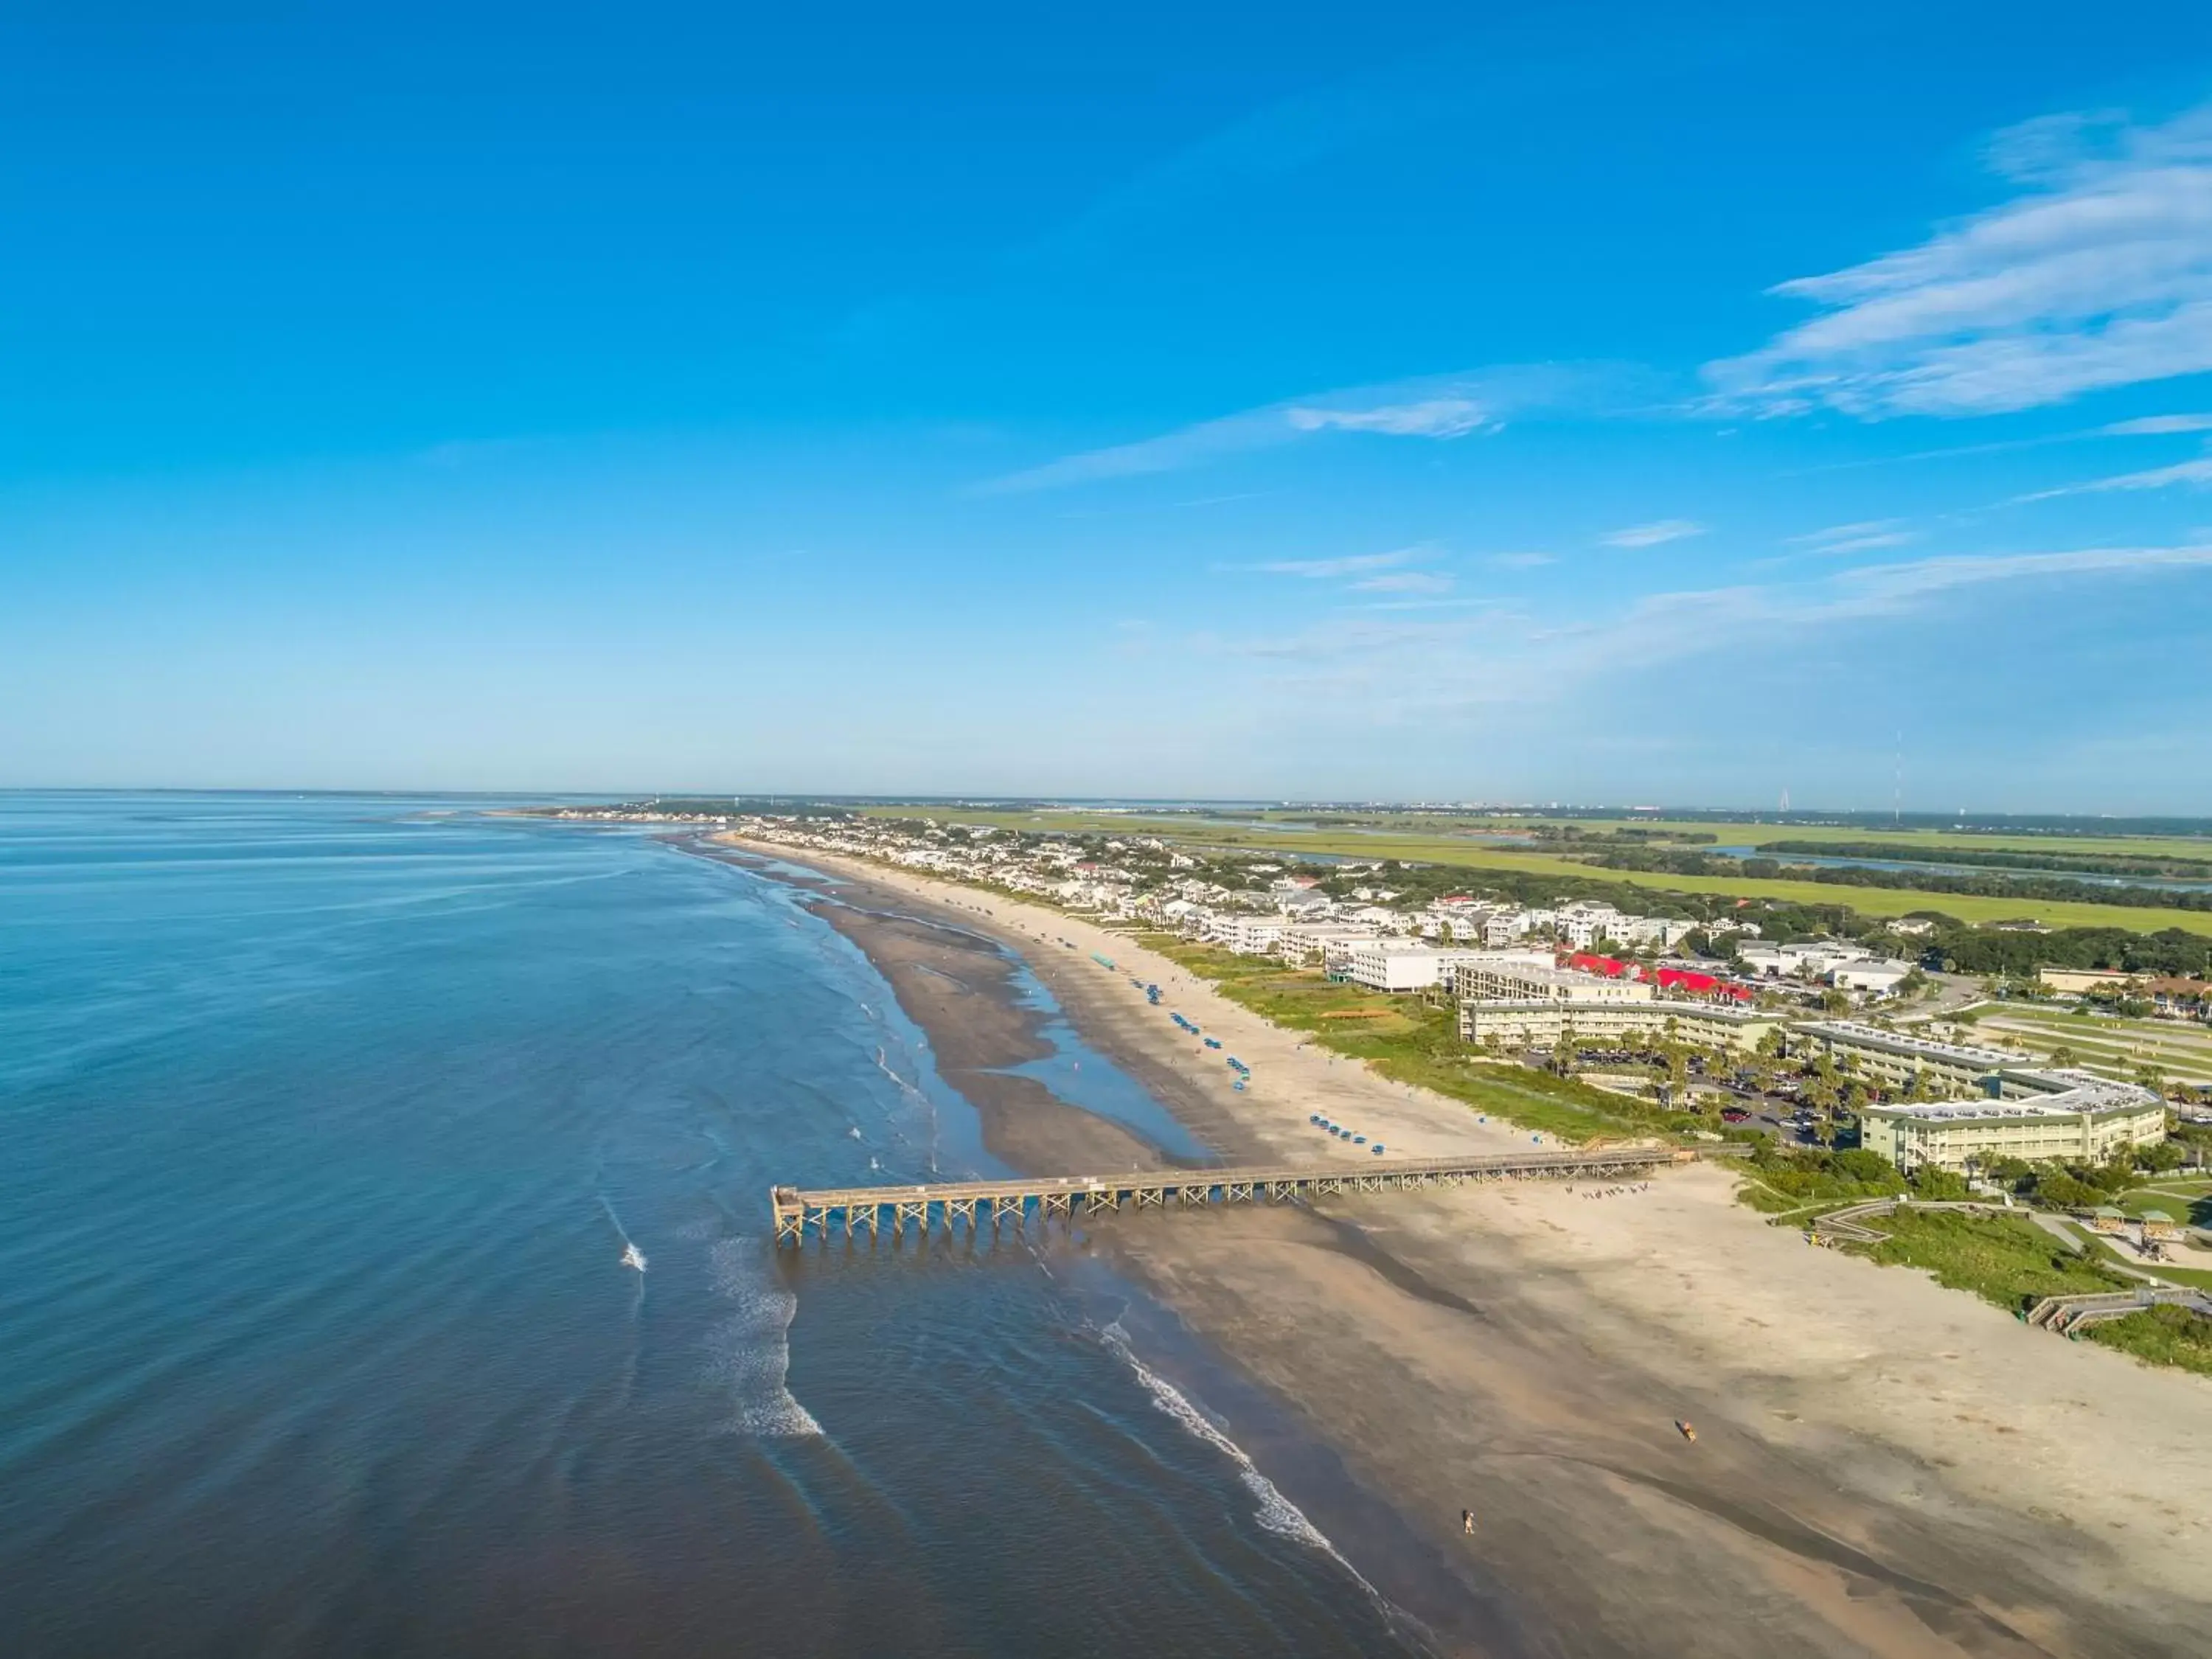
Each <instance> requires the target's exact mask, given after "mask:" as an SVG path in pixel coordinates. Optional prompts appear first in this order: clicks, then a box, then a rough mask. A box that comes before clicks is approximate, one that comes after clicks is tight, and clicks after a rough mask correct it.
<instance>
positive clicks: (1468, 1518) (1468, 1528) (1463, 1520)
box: [1459, 1510, 1474, 1538]
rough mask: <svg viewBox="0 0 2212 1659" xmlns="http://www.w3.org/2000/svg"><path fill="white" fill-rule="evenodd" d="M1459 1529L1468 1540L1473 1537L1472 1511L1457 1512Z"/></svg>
mask: <svg viewBox="0 0 2212 1659" xmlns="http://www.w3.org/2000/svg"><path fill="white" fill-rule="evenodd" d="M1459 1529H1460V1530H1461V1531H1462V1532H1463V1533H1465V1534H1467V1535H1468V1537H1469V1538H1472V1537H1474V1510H1461V1511H1460V1512H1459Z"/></svg>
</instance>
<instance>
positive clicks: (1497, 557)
mask: <svg viewBox="0 0 2212 1659" xmlns="http://www.w3.org/2000/svg"><path fill="white" fill-rule="evenodd" d="M1485 562H1486V563H1489V564H1492V565H1495V566H1497V567H1498V569H1500V570H1534V569H1536V568H1538V567H1539V566H1541V565H1547V564H1557V563H1558V562H1559V558H1558V556H1557V555H1555V554H1551V553H1537V552H1533V551H1532V552H1519V553H1492V555H1491V556H1489V558H1488V559H1487V560H1486V561H1485Z"/></svg>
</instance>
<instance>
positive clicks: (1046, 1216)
mask: <svg viewBox="0 0 2212 1659" xmlns="http://www.w3.org/2000/svg"><path fill="white" fill-rule="evenodd" d="M1695 1156H1696V1155H1695V1154H1694V1153H1690V1152H1678V1151H1677V1150H1676V1149H1675V1148H1674V1147H1672V1146H1607V1147H1589V1148H1582V1149H1577V1150H1573V1151H1564V1152H1505V1153H1496V1152H1489V1153H1483V1154H1481V1155H1480V1156H1475V1157H1468V1158H1377V1159H1376V1160H1375V1162H1374V1163H1372V1164H1334V1165H1330V1164H1322V1165H1315V1164H1266V1165H1256V1166H1252V1167H1249V1168H1221V1169H1201V1170H1142V1171H1139V1170H1132V1171H1130V1172H1129V1173H1127V1174H1126V1175H1087V1176H1050V1177H1045V1178H1042V1179H1036V1180H1028V1181H951V1182H930V1183H928V1184H927V1185H922V1186H906V1187H830V1188H818V1189H814V1190H805V1189H802V1188H797V1187H774V1188H770V1189H769V1204H770V1206H772V1207H773V1208H774V1210H775V1240H776V1243H778V1244H779V1245H783V1244H799V1243H805V1238H806V1235H807V1233H808V1232H809V1231H814V1232H816V1233H817V1234H819V1235H820V1237H823V1238H825V1239H826V1238H828V1237H829V1235H830V1232H831V1231H832V1229H833V1228H835V1227H837V1226H839V1225H842V1227H843V1229H844V1233H845V1237H848V1238H850V1237H853V1235H854V1233H856V1232H860V1231H866V1232H867V1233H868V1234H870V1235H871V1236H872V1237H878V1236H881V1235H882V1234H883V1233H884V1231H889V1232H890V1235H891V1236H892V1237H898V1236H899V1234H901V1233H902V1231H904V1230H905V1229H906V1227H907V1226H908V1225H909V1224H911V1225H913V1226H914V1227H915V1229H916V1230H917V1231H919V1232H921V1234H923V1235H925V1236H926V1235H927V1233H928V1232H929V1231H930V1230H931V1229H932V1227H933V1226H934V1225H936V1224H937V1223H939V1222H940V1221H941V1222H942V1223H943V1224H944V1225H945V1229H946V1231H951V1230H952V1229H953V1228H954V1227H955V1226H956V1225H957V1224H958V1223H960V1222H963V1221H964V1222H966V1223H967V1224H968V1226H969V1231H975V1230H977V1229H979V1228H981V1225H983V1224H984V1223H985V1222H988V1223H990V1224H991V1225H992V1226H994V1227H997V1226H999V1225H1001V1224H1003V1223H1006V1222H1012V1224H1013V1225H1016V1226H1019V1225H1022V1224H1023V1223H1024V1221H1025V1220H1026V1219H1027V1218H1029V1217H1030V1216H1032V1215H1034V1216H1036V1218H1038V1219H1040V1220H1042V1221H1049V1220H1052V1219H1054V1218H1059V1219H1060V1220H1062V1221H1072V1220H1073V1219H1074V1218H1075V1216H1076V1215H1077V1213H1078V1212H1082V1213H1085V1214H1089V1213H1093V1212H1113V1211H1119V1210H1121V1209H1123V1208H1128V1209H1136V1210H1143V1209H1169V1208H1183V1207H1188V1206H1194V1205H1202V1204H1214V1203H1223V1204H1263V1203H1275V1204H1280V1203H1286V1202H1290V1201H1292V1200H1297V1199H1304V1198H1319V1197H1335V1196H1340V1195H1342V1194H1354V1193H1380V1192H1388V1191H1390V1190H1393V1189H1396V1188H1422V1187H1432V1186H1442V1187H1457V1186H1461V1185H1463V1184H1464V1183H1466V1182H1470V1181H1526V1180H1534V1179H1551V1180H1575V1179H1578V1178H1580V1179H1592V1180H1595V1179H1601V1178H1604V1177H1607V1176H1626V1175H1639V1174H1643V1173H1644V1172H1647V1171H1649V1170H1656V1169H1664V1168H1667V1167H1668V1166H1669V1165H1671V1164H1674V1163H1676V1162H1679V1161H1687V1160H1690V1159H1692V1158H1694V1157H1695Z"/></svg>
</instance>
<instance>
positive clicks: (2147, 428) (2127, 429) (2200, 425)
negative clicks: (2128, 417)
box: [2097, 415, 2212, 438]
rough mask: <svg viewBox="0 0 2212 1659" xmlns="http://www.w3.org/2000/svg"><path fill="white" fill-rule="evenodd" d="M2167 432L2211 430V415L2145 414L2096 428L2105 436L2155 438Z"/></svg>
mask: <svg viewBox="0 0 2212 1659" xmlns="http://www.w3.org/2000/svg"><path fill="white" fill-rule="evenodd" d="M2169 432H2212V415H2145V416H2140V417H2139V418H2137V419H2136V420H2132V421H2114V422H2111V423H2110V424H2109V425H2106V426H2100V427H2099V428H2097V433H2098V435H2099V436H2100V437H2106V438H2155V437H2161V436H2163V435H2166V434H2167V433H2169Z"/></svg>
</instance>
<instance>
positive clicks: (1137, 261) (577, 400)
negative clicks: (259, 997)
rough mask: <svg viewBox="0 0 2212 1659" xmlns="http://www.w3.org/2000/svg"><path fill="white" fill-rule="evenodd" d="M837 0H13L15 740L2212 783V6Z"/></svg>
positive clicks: (1216, 767)
mask: <svg viewBox="0 0 2212 1659" xmlns="http://www.w3.org/2000/svg"><path fill="white" fill-rule="evenodd" d="M816 10H819V9H799V8H778V9H774V10H769V9H750V8H732V7H714V8H709V7H704V6H697V7H686V6H665V5H664V6H654V5H632V6H629V7H625V8H622V9H619V10H618V11H617V9H609V8H592V9H582V8H561V7H552V8H549V7H546V6H543V5H539V6H533V7H527V8H526V7H520V6H516V7H512V8H495V7H483V6H467V5H445V6H437V7H415V6H411V5H407V4H386V5H382V6H380V7H376V8H368V7H354V8H319V9H310V8H305V7H299V6H257V5H251V4H221V3H214V4H209V5H204V6H194V7H189V8H180V7H160V8H157V7H153V6H145V7H137V8H127V9H125V8H104V7H100V6H98V5H96V4H87V5H76V6H70V7H60V6H52V7H43V8H38V7H19V8H11V9H9V10H8V12H7V15H6V16H5V18H4V20H0V138H4V141H5V147H6V152H7V154H8V155H9V158H10V160H9V165H8V166H7V167H6V168H5V169H0V239H4V246H5V247H6V250H7V257H6V258H4V259H3V260H0V711H4V714H5V718H3V719H0V785H41V784H52V785H138V784H149V785H233V786H245V787H264V786H265V787H288V786H297V787H346V786H364V787H430V788H469V787H482V788H521V789H548V790H550V789H559V788H573V789H631V788H655V787H660V788H671V789H673V788H703V789H731V790H737V789H746V790H757V789H818V790H841V791H865V792H897V791H965V792H975V793H985V792H989V793H1076V794H1101V795H1103V794H1145V795H1164V794H1205V795H1218V796H1255V795H1259V796H1266V795H1293V796H1304V797H1311V796H1328V797H1366V796H1389V797H1425V798H1449V799H1576V800H1582V801H1594V802H1595V801H1606V802H1615V803H1619V802H1626V801H1648V800H1663V801H1668V802H1675V803H1689V802H1700V801H1705V802H1714V803H1719V804H1731V805H1765V804H1771V802H1772V801H1773V800H1774V799H1775V798H1776V797H1777V796H1778V794H1779V793H1780V792H1781V791H1783V790H1784V789H1787V790H1788V791H1789V792H1790V795H1791V798H1792V799H1793V800H1795V801H1796V802H1797V803H1798V804H1800V805H1834V806H1851V805H1858V806H1877V805H1887V804H1888V803H1889V801H1890V800H1891V799H1892V796H1893V790H1894V788H1895V787H1896V783H1895V781H1896V778H1897V776H1898V775H1899V770H1900V769H1901V772H1902V777H1903V793H1904V797H1905V804H1906V805H1911V806H1917V807H1928V808H1948V807H1950V806H1954V805H1972V806H1974V807H1978V808H1984V809H2013V810H2034V809H2070V810H2080V811H2197V812H2212V764H2208V762H2212V736H2208V734H2207V733H2208V727H2207V723H2206V722H2205V721H2204V720H2203V718H2202V717H2201V715H2200V714H2199V713H2198V704H2197V698H2196V697H2195V696H2194V695H2193V694H2194V693H2195V691H2196V688H2197V675H2198V671H2199V668H2200V665H2202V664H2203V663H2205V662H2206V661H2207V656H2206V647H2207V645H2208V643H2212V495H2208V494H2207V487H2208V486H2212V379H2208V376H2212V13H2208V12H2207V11H2206V9H2204V8H2203V7H2202V6H2201V5H2184V4H2171V5H2164V4H2158V3H2150V4H2146V5H2143V6H2140V7H2136V8H2131V9H2130V11H2129V14H2128V18H2127V26H2126V27H2091V26H2089V25H2087V24H2085V22H2084V21H2083V20H2082V14H2081V11H2080V9H2079V8H2078V7H2061V6H2057V5H2045V4H2036V3H2029V4H2008V5H2003V6H1996V5H1958V6H1953V7H1948V8H1941V9H1936V8H1929V7H1926V6H1925V5H1924V4H1922V5H1914V6H1905V5H1893V4H1873V5H1868V6H1862V7H1858V8H1855V9H1853V11H1852V15H1850V16H1847V17H1838V16H1835V15H1830V13H1829V12H1828V11H1826V10H1825V9H1824V10H1821V11H1817V12H1816V11H1814V10H1811V9H1802V8H1774V7H1755V6H1751V5H1737V6H1703V7H1700V6H1694V5H1690V6H1674V7H1668V8H1651V7H1648V6H1646V7H1629V6H1613V5H1582V6H1567V7H1560V8H1553V9H1545V10H1544V14H1543V15H1541V16H1538V17H1530V16H1526V15H1521V14H1522V13H1523V12H1526V11H1528V10H1531V9H1529V8H1512V9H1507V8H1490V9H1485V8H1470V7H1468V6H1465V5H1460V6H1450V7H1429V6H1421V5H1391V4H1383V5H1372V6H1367V7H1363V8H1359V9H1358V10H1357V13H1356V15H1348V14H1347V13H1346V11H1345V9H1342V8H1336V7H1331V8H1326V9H1297V8H1295V7H1287V8H1286V7H1279V6H1271V7H1267V8H1261V7H1256V6H1255V7H1249V8H1242V9H1224V8H1193V7H1190V6H1188V5H1178V6H1172V7H1157V8H1149V9H1148V8H1133V7H1116V8H1113V9H1110V10H1107V11H1101V12H1097V13H1091V14H1082V15H1076V14H1072V13H1067V12H1066V11H1065V10H1064V9H1049V8H1036V7H1013V6H1007V7H1002V8H998V9H965V8H963V9H933V10H927V11H922V10H917V9H913V8H904V9H883V10H881V11H870V10H868V9H844V10H841V11H838V12H836V13H835V14H834V15H829V14H828V13H826V12H825V13H824V15H822V16H820V17H818V18H817V17H815V16H812V15H793V14H795V13H799V12H808V13H811V12H813V11H816ZM1938 11H1940V12H1941V13H1942V15H1933V16H1931V15H1930V14H1931V13H1934V12H1938ZM41 13H43V14H44V15H40V14H41ZM187 14H189V15H187ZM1661 14H1663V15H1661ZM1784 14H1786V15H1784Z"/></svg>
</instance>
